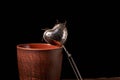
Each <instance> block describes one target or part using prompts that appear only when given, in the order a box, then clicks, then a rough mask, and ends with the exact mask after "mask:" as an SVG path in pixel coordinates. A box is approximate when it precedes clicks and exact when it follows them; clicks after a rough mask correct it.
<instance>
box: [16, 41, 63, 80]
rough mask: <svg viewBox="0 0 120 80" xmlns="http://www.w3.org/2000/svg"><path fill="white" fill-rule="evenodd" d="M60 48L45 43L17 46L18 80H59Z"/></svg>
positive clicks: (60, 65)
mask: <svg viewBox="0 0 120 80" xmlns="http://www.w3.org/2000/svg"><path fill="white" fill-rule="evenodd" d="M62 56H63V54H62V47H57V46H54V45H50V44H47V43H28V44H18V45H17V60H18V71H19V77H20V80H60V75H61V68H62Z"/></svg>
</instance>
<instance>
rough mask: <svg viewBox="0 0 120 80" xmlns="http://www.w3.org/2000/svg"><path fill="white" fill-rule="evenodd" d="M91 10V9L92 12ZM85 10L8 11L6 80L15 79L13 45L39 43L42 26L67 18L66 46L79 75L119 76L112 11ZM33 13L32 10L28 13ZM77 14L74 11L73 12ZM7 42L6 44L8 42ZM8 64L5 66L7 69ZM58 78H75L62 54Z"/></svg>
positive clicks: (48, 25)
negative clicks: (50, 12)
mask: <svg viewBox="0 0 120 80" xmlns="http://www.w3.org/2000/svg"><path fill="white" fill-rule="evenodd" d="M94 10H95V11H94ZM94 10H91V9H90V10H85V11H82V10H80V11H81V12H80V13H78V14H71V15H70V14H67V15H57V14H55V15H49V14H41V12H40V10H39V11H38V12H34V10H27V11H26V9H24V10H22V9H18V10H17V11H16V12H15V13H12V14H11V13H10V14H8V16H9V17H7V20H8V21H6V23H7V22H8V23H7V24H10V26H9V27H5V28H6V29H7V30H8V31H9V32H8V33H7V35H6V36H7V42H6V43H8V44H9V45H12V46H10V49H11V50H9V51H7V50H6V51H7V53H8V52H10V53H8V54H7V56H6V58H7V62H6V63H9V64H11V65H9V64H6V65H7V67H6V68H5V70H7V72H6V73H5V75H6V74H7V75H11V77H10V79H15V80H18V78H19V76H18V68H17V57H16V54H17V53H16V45H17V44H21V43H40V42H42V35H43V32H44V30H42V29H45V28H52V27H53V26H54V24H56V20H59V21H60V22H64V21H65V20H66V21H67V24H66V26H67V29H68V39H67V41H66V44H65V46H66V48H67V50H68V51H69V52H70V53H71V54H72V56H73V59H74V60H75V62H76V65H77V66H78V69H79V71H80V73H81V75H82V77H83V78H91V77H93V78H94V77H115V76H120V69H119V68H120V66H119V60H120V59H119V56H118V53H120V52H119V47H118V46H119V44H118V41H119V40H118V39H119V35H118V32H119V30H118V27H117V25H116V18H114V17H116V16H115V14H111V13H110V12H109V11H106V9H104V10H96V9H94ZM32 12H33V13H32ZM76 13H77V12H76ZM8 44H7V45H8ZM8 66H9V68H8ZM61 78H76V77H75V74H74V72H73V70H72V68H71V66H70V64H69V62H68V60H67V57H66V55H64V57H63V65H62V73H61Z"/></svg>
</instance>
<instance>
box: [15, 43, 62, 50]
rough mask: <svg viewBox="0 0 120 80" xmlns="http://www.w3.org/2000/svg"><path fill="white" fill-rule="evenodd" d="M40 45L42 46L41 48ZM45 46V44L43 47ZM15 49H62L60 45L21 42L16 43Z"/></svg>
mask: <svg viewBox="0 0 120 80" xmlns="http://www.w3.org/2000/svg"><path fill="white" fill-rule="evenodd" d="M31 45H32V46H41V48H40V47H39V48H38V47H36V48H35V47H34V48H33V47H30V46H31ZM42 46H44V47H43V48H42ZM45 46H47V47H46V48H45ZM16 47H17V49H23V50H56V49H62V46H55V45H52V44H49V43H23V44H18V45H17V46H16Z"/></svg>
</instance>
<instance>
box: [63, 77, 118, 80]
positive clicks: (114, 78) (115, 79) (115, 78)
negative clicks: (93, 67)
mask: <svg viewBox="0 0 120 80" xmlns="http://www.w3.org/2000/svg"><path fill="white" fill-rule="evenodd" d="M63 80H77V79H63ZM84 80H120V77H113V78H94V79H92V78H90V79H87V78H86V79H84Z"/></svg>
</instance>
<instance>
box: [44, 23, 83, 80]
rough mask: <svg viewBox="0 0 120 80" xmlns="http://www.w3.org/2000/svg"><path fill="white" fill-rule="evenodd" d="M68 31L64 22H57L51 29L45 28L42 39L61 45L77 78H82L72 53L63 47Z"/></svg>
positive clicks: (80, 79) (79, 79) (78, 79)
mask: <svg viewBox="0 0 120 80" xmlns="http://www.w3.org/2000/svg"><path fill="white" fill-rule="evenodd" d="M67 36H68V32H67V28H66V22H65V23H57V24H55V26H54V27H53V28H52V29H48V30H45V32H44V34H43V39H44V40H45V41H46V42H47V43H50V44H52V45H57V46H62V47H63V49H64V50H65V52H66V54H67V56H68V60H69V62H70V64H71V67H72V69H73V71H74V73H75V75H76V77H77V80H83V79H82V77H81V74H80V72H79V70H78V68H77V66H76V64H75V62H74V60H73V58H72V55H71V54H70V53H69V52H68V50H67V49H66V48H65V46H64V43H65V42H66V40H67Z"/></svg>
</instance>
